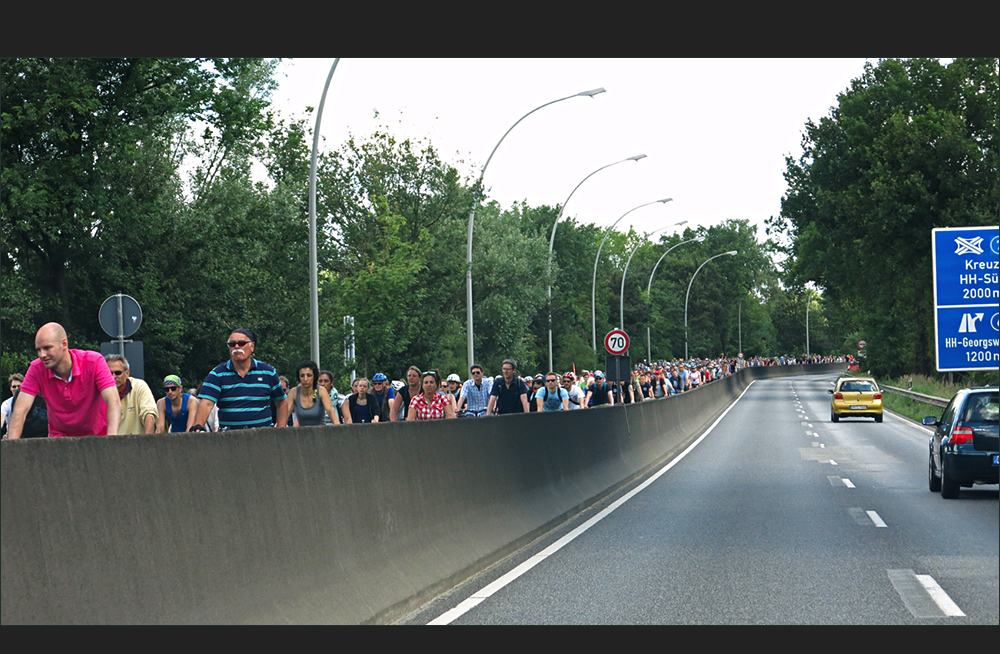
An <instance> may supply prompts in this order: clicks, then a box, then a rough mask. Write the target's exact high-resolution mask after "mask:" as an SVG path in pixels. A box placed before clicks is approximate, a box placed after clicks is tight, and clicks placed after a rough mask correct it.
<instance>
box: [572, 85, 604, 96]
mask: <svg viewBox="0 0 1000 654" xmlns="http://www.w3.org/2000/svg"><path fill="white" fill-rule="evenodd" d="M600 93H606V91H605V90H604V87H603V86H602V87H601V88H599V89H593V90H591V91H583V92H581V93H577V95H586V96H587V97H591V98H592V97H594V96H595V95H598V94H600Z"/></svg>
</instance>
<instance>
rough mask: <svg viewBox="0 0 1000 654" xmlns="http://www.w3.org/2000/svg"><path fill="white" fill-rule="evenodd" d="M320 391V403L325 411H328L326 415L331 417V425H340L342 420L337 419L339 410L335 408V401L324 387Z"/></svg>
mask: <svg viewBox="0 0 1000 654" xmlns="http://www.w3.org/2000/svg"><path fill="white" fill-rule="evenodd" d="M318 390H319V397H320V401H321V402H322V403H323V409H324V410H325V411H326V415H328V416H330V424H333V425H339V424H340V418H338V417H337V410H336V409H334V408H333V400H331V399H330V392H329V391H328V390H326V389H325V388H323V387H322V386H320V387H319V389H318Z"/></svg>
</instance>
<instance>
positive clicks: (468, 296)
mask: <svg viewBox="0 0 1000 654" xmlns="http://www.w3.org/2000/svg"><path fill="white" fill-rule="evenodd" d="M604 92H605V91H604V89H603V88H599V89H593V90H591V91H582V92H580V93H575V94H573V95H568V96H566V97H565V98H559V99H558V100H553V101H552V102H546V103H545V104H543V105H541V106H539V107H535V108H534V109H532V110H531V111H529V112H528V113H526V114H524V115H523V116H521V117H520V118H518V119H517V122H516V123H514V124H513V125H511V126H510V129H508V130H507V131H506V132H504V135H503V136H501V137H500V140H499V141H497V144H496V145H495V146H494V147H493V152H490V156H489V157H487V159H486V163H484V164H483V169H482V170H481V171H479V181H478V182H477V183H476V185H475V186H474V187H473V188H474V189H478V188H479V187H480V186H481V185H482V181H483V175H485V174H486V166H488V165H490V159H492V158H493V155H494V154H495V153H496V151H497V148H499V147H500V144H501V143H503V140H504V139H505V138H507V135H508V134H510V131H511V130H512V129H514V128H515V127H517V125H518V123H520V122H521V121H522V120H524V119H525V118H527V117H528V116H530V115H531V114H533V113H535V112H536V111H538V110H539V109H542V108H543V107H547V106H549V105H550V104H555V103H557V102H562V101H563V100H569V99H571V98H578V97H588V98H592V97H594V96H595V95H598V94H600V93H604ZM478 203H479V199H478V198H476V197H475V196H473V198H472V211H470V212H469V234H468V247H467V253H466V257H465V322H466V334H467V336H468V355H469V366H468V367H469V368H471V367H472V364H473V360H474V355H475V352H474V347H473V340H472V339H473V331H472V227H473V225H474V224H475V222H476V205H477V204H478Z"/></svg>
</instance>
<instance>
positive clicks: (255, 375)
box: [191, 329, 288, 431]
mask: <svg viewBox="0 0 1000 654" xmlns="http://www.w3.org/2000/svg"><path fill="white" fill-rule="evenodd" d="M226 345H227V346H228V347H229V361H226V362H225V363H222V364H219V365H218V366H216V367H215V368H214V369H213V370H212V372H210V373H208V376H207V377H205V382H204V383H203V384H202V386H201V393H200V394H199V396H198V418H197V419H196V420H195V424H194V425H192V427H191V431H204V430H205V421H206V420H208V415H209V414H210V413H211V412H212V409H213V408H214V407H215V406H216V405H218V407H219V430H220V431H223V430H229V429H252V428H255V427H270V426H271V424H272V421H273V424H274V425H275V427H277V428H284V427H286V426H287V424H288V403H286V402H285V398H286V395H285V391H284V390H282V388H281V382H280V381H279V379H278V372H277V371H276V370H275V369H274V367H273V366H270V365H268V364H266V363H264V362H263V361H258V360H257V359H255V358H253V353H254V349H255V348H256V345H257V336H256V334H254V333H253V332H252V331H250V330H249V329H236V330H233V332H232V333H231V334H230V335H229V340H228V341H227V342H226ZM272 402H274V403H276V404H277V406H278V416H277V419H274V417H273V416H272V414H271V403H272Z"/></svg>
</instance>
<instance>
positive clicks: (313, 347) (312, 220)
mask: <svg viewBox="0 0 1000 654" xmlns="http://www.w3.org/2000/svg"><path fill="white" fill-rule="evenodd" d="M339 61H340V57H337V58H336V59H334V60H333V65H332V66H330V74H329V75H327V76H326V84H325V85H323V96H322V97H321V98H320V100H319V109H318V110H317V111H316V128H315V129H314V130H313V147H312V157H311V158H310V162H309V340H310V348H309V349H310V352H311V354H312V360H313V361H315V362H316V367H319V272H318V270H317V268H318V267H319V263H318V261H317V257H316V156H317V155H318V153H319V123H320V120H321V119H322V118H323V105H324V104H325V103H326V92H327V90H328V89H329V88H330V80H332V79H333V71H335V70H337V62H339Z"/></svg>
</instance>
